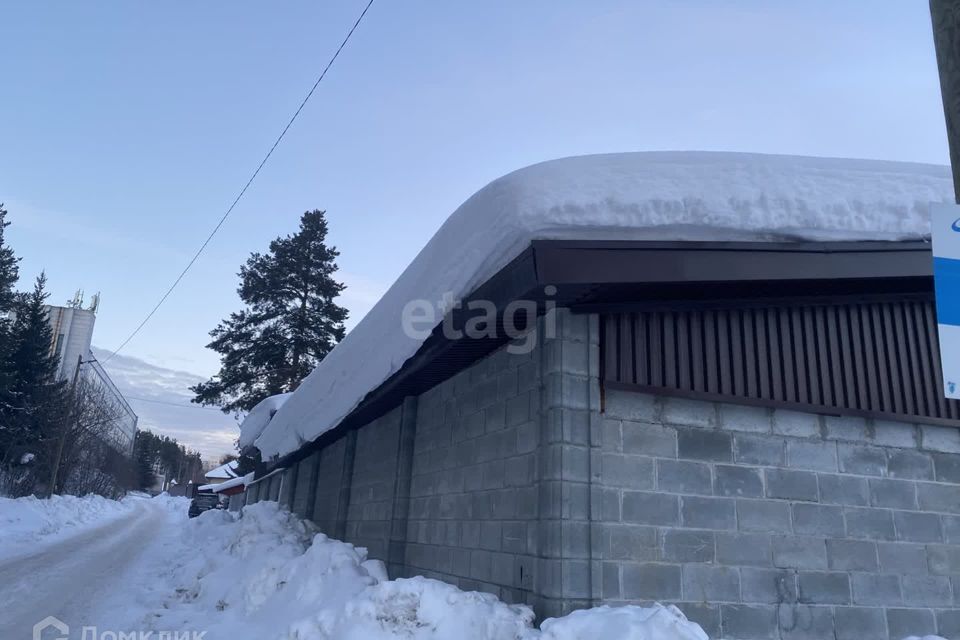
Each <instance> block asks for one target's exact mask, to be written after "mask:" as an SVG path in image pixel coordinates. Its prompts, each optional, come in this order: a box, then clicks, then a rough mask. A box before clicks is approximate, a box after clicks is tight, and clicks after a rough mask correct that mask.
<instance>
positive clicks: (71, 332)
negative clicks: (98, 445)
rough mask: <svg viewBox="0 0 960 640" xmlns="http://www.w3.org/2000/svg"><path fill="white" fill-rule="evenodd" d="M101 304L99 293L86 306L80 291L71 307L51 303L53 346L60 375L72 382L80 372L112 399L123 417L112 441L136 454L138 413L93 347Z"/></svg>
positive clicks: (117, 446)
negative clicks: (101, 362)
mask: <svg viewBox="0 0 960 640" xmlns="http://www.w3.org/2000/svg"><path fill="white" fill-rule="evenodd" d="M99 304H100V296H99V295H95V296H94V297H93V300H92V301H91V303H90V305H89V306H88V307H87V308H83V295H82V293H80V292H77V294H76V296H74V298H73V300H71V301H70V302H69V303H68V304H67V306H64V307H59V306H54V305H48V306H47V307H46V309H47V314H48V319H49V321H50V326H51V327H52V329H53V344H52V345H51V349H53V351H54V352H55V353H56V354H57V356H58V358H59V361H60V364H59V366H58V369H57V377H58V378H59V379H60V380H64V381H66V382H69V383H72V382H73V381H74V378H75V377H76V375H77V373H78V372H79V373H80V375H81V376H83V380H85V381H87V382H88V383H89V384H94V385H97V386H98V387H99V388H100V389H101V390H102V391H103V392H104V394H105V395H106V396H107V397H109V398H111V399H112V401H113V404H114V405H115V407H116V409H117V411H118V413H119V417H118V418H117V419H116V420H115V421H114V423H113V424H112V425H111V427H112V428H111V434H110V440H111V442H112V444H114V445H115V447H116V448H117V449H119V450H120V451H122V452H123V453H125V454H127V455H132V454H133V442H134V439H135V438H136V435H137V421H138V418H137V414H136V413H134V411H133V409H132V408H131V407H130V405H129V404H128V403H127V401H126V399H125V398H124V397H123V394H121V393H120V390H119V389H117V387H116V385H115V384H114V383H113V381H112V380H111V379H110V376H108V375H107V372H106V371H105V370H104V369H103V366H101V364H100V362H99V361H98V360H97V359H96V358H95V357H94V355H93V352H92V351H91V350H90V345H91V343H92V341H93V328H94V325H95V324H96V320H97V308H98V307H99Z"/></svg>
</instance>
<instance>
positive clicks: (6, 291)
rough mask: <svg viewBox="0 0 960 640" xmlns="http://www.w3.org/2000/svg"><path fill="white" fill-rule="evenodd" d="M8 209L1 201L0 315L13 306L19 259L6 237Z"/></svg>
mask: <svg viewBox="0 0 960 640" xmlns="http://www.w3.org/2000/svg"><path fill="white" fill-rule="evenodd" d="M6 218H7V210H6V209H4V208H3V203H2V202H0V315H3V314H4V313H7V312H9V311H10V310H11V309H12V308H13V301H14V292H13V285H15V284H16V283H17V277H18V270H17V263H18V262H19V259H18V258H17V257H16V256H15V255H14V253H13V249H12V248H10V247H9V246H8V245H7V244H6V241H5V239H4V229H6V228H7V227H8V226H10V223H9V222H7V220H6Z"/></svg>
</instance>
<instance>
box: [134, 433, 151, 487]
mask: <svg viewBox="0 0 960 640" xmlns="http://www.w3.org/2000/svg"><path fill="white" fill-rule="evenodd" d="M153 437H154V436H153V434H152V433H150V432H149V431H137V437H136V439H135V440H134V443H133V459H134V463H135V469H134V471H135V473H136V487H137V488H138V489H140V490H141V491H143V490H146V489H149V488H150V487H152V486H153V484H154V483H155V482H156V475H154V473H153V463H154V460H155V458H156V456H155V453H154V450H153V447H152V445H153Z"/></svg>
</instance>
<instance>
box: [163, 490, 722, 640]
mask: <svg viewBox="0 0 960 640" xmlns="http://www.w3.org/2000/svg"><path fill="white" fill-rule="evenodd" d="M183 536H184V539H183V544H184V546H185V547H186V548H189V549H195V550H196V553H194V554H185V555H184V556H182V557H184V558H185V559H184V561H183V564H180V565H179V566H172V567H170V575H169V576H168V578H171V580H170V582H172V583H174V584H173V585H172V586H175V588H174V589H173V590H172V591H173V592H174V593H175V594H176V595H175V596H173V597H172V598H170V599H169V601H167V602H165V603H163V607H162V608H161V609H159V610H158V611H156V612H154V613H152V614H151V615H150V616H149V618H150V626H151V627H152V628H156V629H201V630H206V631H207V633H206V638H208V639H209V640H220V639H221V638H224V639H227V638H258V639H264V640H267V639H278V640H279V639H289V640H294V639H296V640H326V639H328V638H329V639H336V640H381V639H388V638H391V639H392V638H405V639H409V640H434V639H446V638H449V639H450V640H511V639H515V640H538V639H540V640H581V639H582V640H588V639H589V640H594V639H595V638H605V639H609V640H620V639H622V640H707V636H706V634H705V633H704V632H703V630H702V629H701V628H700V627H699V626H698V625H696V624H694V623H693V622H689V621H688V620H687V619H686V618H685V617H684V616H683V614H682V613H681V612H680V611H679V610H677V609H675V608H673V607H662V606H659V605H657V606H654V607H646V608H641V607H622V608H616V609H614V608H609V607H600V608H597V609H592V610H589V611H578V612H576V613H574V614H572V615H569V616H566V617H564V618H558V619H551V620H547V621H545V622H544V623H543V625H542V630H540V629H535V628H534V627H533V625H532V622H533V617H534V616H533V611H532V610H531V609H530V608H529V607H526V606H522V605H520V606H518V605H508V604H505V603H503V602H501V601H500V600H498V599H497V598H496V597H494V596H492V595H489V594H485V593H476V592H464V591H460V590H459V589H457V588H456V587H453V586H451V585H449V584H446V583H444V582H439V581H437V580H431V579H427V578H410V579H400V580H387V579H386V575H385V571H384V569H383V564H382V563H380V562H379V561H376V560H368V559H367V557H366V550H365V549H362V548H356V547H354V546H353V545H350V544H346V543H343V542H339V541H337V540H332V539H330V538H328V537H327V536H325V535H323V534H322V533H318V532H317V531H316V530H315V528H314V527H312V526H311V525H310V524H308V523H306V522H304V521H302V520H300V519H299V518H298V517H296V516H294V515H292V514H290V513H289V512H287V511H284V510H280V509H278V508H277V506H276V503H270V502H261V503H258V504H256V505H252V506H249V507H245V508H244V510H243V513H242V517H240V518H239V519H236V520H235V519H234V517H233V516H231V515H230V514H228V513H226V512H223V511H208V512H207V513H204V514H203V515H202V516H201V517H199V518H197V519H195V520H193V521H191V522H189V523H187V524H186V525H185V526H184V533H183Z"/></svg>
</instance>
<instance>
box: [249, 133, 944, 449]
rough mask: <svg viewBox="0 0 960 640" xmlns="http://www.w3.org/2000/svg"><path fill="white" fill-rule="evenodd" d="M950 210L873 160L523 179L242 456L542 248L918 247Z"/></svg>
mask: <svg viewBox="0 0 960 640" xmlns="http://www.w3.org/2000/svg"><path fill="white" fill-rule="evenodd" d="M952 198H953V186H952V180H951V176H950V170H949V168H948V167H944V166H937V165H924V164H912V163H902V162H886V161H877V160H849V159H835V158H809V157H796V156H772V155H759V154H744V153H710V152H652V153H619V154H607V155H593V156H580V157H573V158H564V159H561V160H553V161H550V162H544V163H541V164H536V165H533V166H530V167H527V168H524V169H520V170H519V171H515V172H513V173H510V174H508V175H506V176H504V177H502V178H499V179H498V180H495V181H493V182H491V183H490V184H488V185H487V186H486V187H484V188H483V189H481V190H480V191H478V192H477V193H476V194H474V195H473V196H471V197H470V199H468V200H467V201H466V202H464V203H463V204H462V205H461V206H460V207H459V208H458V209H457V210H456V211H455V212H454V213H453V215H451V216H450V217H449V218H448V219H447V221H446V222H445V223H444V224H443V225H442V226H441V227H440V229H439V230H438V231H437V233H436V234H435V235H434V236H433V238H431V239H430V241H429V242H428V243H427V245H426V246H425V247H424V248H423V249H422V250H421V251H420V253H419V255H417V257H416V258H415V259H414V260H413V262H412V263H410V265H409V266H408V267H407V268H406V270H404V272H403V273H402V274H401V275H400V277H399V278H398V279H397V281H396V282H394V284H393V286H391V287H390V289H389V290H388V291H387V292H386V294H384V296H383V297H382V298H381V299H380V301H379V302H378V303H377V304H376V305H375V306H374V307H373V309H372V310H371V311H370V312H369V313H368V314H367V315H366V316H365V317H364V318H363V320H361V321H360V323H358V324H357V326H356V327H354V329H353V330H352V331H351V332H350V333H349V334H348V335H347V336H346V338H344V340H343V341H342V342H340V344H338V345H337V346H336V348H334V349H333V351H331V352H330V353H329V354H328V355H327V357H326V358H324V360H323V361H322V362H321V363H320V364H319V365H318V366H317V368H316V369H315V370H314V371H313V373H311V374H310V375H309V376H308V377H307V378H306V379H305V380H304V381H303V383H302V384H301V385H300V387H299V389H298V390H297V391H296V392H295V393H294V394H293V395H292V397H291V398H290V399H289V400H288V401H287V402H286V404H284V405H283V407H282V408H281V409H280V410H279V411H278V412H277V414H276V416H275V417H274V418H273V420H272V421H270V422H269V424H266V425H263V424H260V423H257V424H251V426H250V427H249V429H248V428H247V425H246V422H245V423H244V425H243V427H242V429H243V433H242V435H241V440H240V441H241V444H242V445H244V446H245V444H250V443H254V444H255V445H256V446H257V447H258V448H259V449H260V451H261V453H262V454H263V456H264V459H269V458H272V457H276V456H279V455H283V454H286V453H289V452H292V451H295V450H296V449H297V448H299V447H300V446H301V445H303V444H304V443H306V442H308V441H311V440H314V439H316V438H317V437H318V436H320V435H321V434H323V433H324V432H326V431H327V430H329V429H332V428H333V427H335V426H336V425H337V424H338V423H339V422H340V421H341V420H343V418H345V417H346V416H347V415H348V414H349V413H350V412H351V411H352V410H353V409H354V408H355V407H356V406H357V405H358V404H359V403H360V402H361V400H362V399H363V398H364V397H365V396H366V394H367V393H369V392H370V391H372V390H374V389H376V388H377V387H378V386H379V385H380V384H382V383H383V382H384V381H385V380H387V378H389V377H390V376H391V375H393V374H394V373H396V372H397V371H398V370H399V369H400V368H401V367H402V366H403V364H404V362H406V361H407V359H409V358H410V357H411V356H413V355H414V354H415V353H416V352H417V350H418V349H419V347H420V346H421V344H422V340H420V339H418V338H416V337H412V336H410V335H407V334H406V333H405V332H404V331H403V328H402V325H401V314H402V311H403V309H404V306H405V305H406V304H407V303H408V302H409V301H411V300H415V299H424V300H429V301H433V302H435V303H436V302H438V301H440V300H441V299H443V297H444V295H445V294H452V295H453V297H454V299H460V298H463V297H465V296H467V295H468V294H469V293H470V292H472V291H473V290H474V289H475V288H476V287H477V286H479V285H480V284H482V283H483V282H485V281H486V280H487V279H489V278H490V277H491V276H492V275H494V274H495V273H496V272H497V271H499V270H500V269H501V268H503V267H504V266H505V265H506V264H507V263H508V262H509V261H510V260H512V259H513V258H515V257H516V256H517V255H519V254H520V253H521V252H522V251H523V250H524V249H526V247H527V246H529V244H530V242H531V241H532V240H537V239H583V240H591V239H596V240H680V241H687V240H689V241H696V240H730V241H734V240H736V241H756V242H770V241H791V240H797V241H800V240H811V241H831V240H837V241H841V240H908V239H919V238H924V237H927V236H928V235H929V233H930V224H929V212H928V209H929V203H930V202H949V201H952ZM252 414H253V412H251V415H252ZM248 419H249V418H248ZM244 443H245V444H244Z"/></svg>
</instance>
